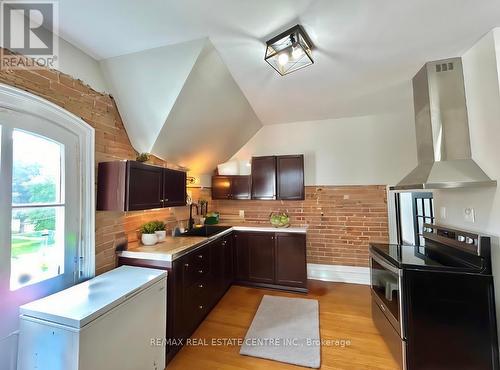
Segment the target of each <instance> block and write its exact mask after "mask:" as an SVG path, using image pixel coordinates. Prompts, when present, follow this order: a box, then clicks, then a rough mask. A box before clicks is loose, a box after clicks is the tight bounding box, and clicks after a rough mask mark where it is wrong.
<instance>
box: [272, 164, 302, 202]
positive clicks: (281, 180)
mask: <svg viewBox="0 0 500 370" xmlns="http://www.w3.org/2000/svg"><path fill="white" fill-rule="evenodd" d="M276 173H277V176H276V180H277V183H276V184H277V189H278V192H277V195H278V199H282V200H301V199H304V156H303V155H283V156H279V157H276Z"/></svg>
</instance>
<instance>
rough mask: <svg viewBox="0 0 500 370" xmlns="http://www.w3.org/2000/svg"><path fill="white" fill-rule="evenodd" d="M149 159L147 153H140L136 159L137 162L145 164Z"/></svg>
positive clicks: (149, 156)
mask: <svg viewBox="0 0 500 370" xmlns="http://www.w3.org/2000/svg"><path fill="white" fill-rule="evenodd" d="M150 159H151V154H149V153H140V154H138V155H137V157H136V159H135V160H136V161H137V162H147V161H149V160H150Z"/></svg>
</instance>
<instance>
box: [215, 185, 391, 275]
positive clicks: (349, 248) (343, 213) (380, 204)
mask: <svg viewBox="0 0 500 370" xmlns="http://www.w3.org/2000/svg"><path fill="white" fill-rule="evenodd" d="M210 209H211V210H218V211H219V212H221V217H222V218H224V219H228V220H236V221H237V220H238V218H239V210H244V211H245V223H249V224H265V225H269V215H270V213H271V212H274V211H279V210H286V211H287V212H288V214H289V215H290V219H291V224H292V226H308V233H307V261H308V262H309V263H320V264H334V265H346V266H368V244H369V243H370V242H374V241H380V242H387V240H388V235H389V233H388V219H387V197H386V189H385V186H307V187H306V197H305V200H304V201H267V200H266V201H231V200H219V201H212V204H211V207H210Z"/></svg>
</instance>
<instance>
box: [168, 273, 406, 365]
mask: <svg viewBox="0 0 500 370" xmlns="http://www.w3.org/2000/svg"><path fill="white" fill-rule="evenodd" d="M265 294H267V295H279V296H285V297H305V298H315V299H318V300H319V307H320V331H321V339H322V340H325V339H338V340H349V341H350V345H349V346H344V347H342V346H340V345H338V346H335V345H334V346H322V348H321V369H324V370H326V369H328V370H329V369H336V370H338V369H343V370H363V369H370V370H377V369H380V370H396V369H397V365H396V363H395V362H394V360H393V359H392V357H391V355H390V353H389V350H388V348H387V347H386V345H385V343H384V342H383V340H382V338H381V337H380V335H379V334H378V332H377V330H376V328H375V327H374V325H373V323H372V320H371V313H370V311H371V308H370V290H369V287H367V286H364V285H355V284H341V283H326V282H320V281H312V280H311V281H309V294H308V295H307V296H306V295H304V294H290V293H283V292H277V291H273V290H266V289H254V288H246V287H239V286H233V287H231V288H230V289H229V291H228V292H227V293H226V295H225V296H224V297H223V298H222V300H221V301H220V302H219V304H218V305H217V306H216V307H215V308H214V309H213V310H212V312H211V313H210V314H209V315H208V317H207V318H206V319H205V321H203V323H202V324H201V325H200V327H199V328H198V329H197V330H196V332H195V333H194V334H193V336H192V338H196V339H198V338H199V339H200V340H206V341H207V342H208V343H210V342H211V341H212V338H244V337H245V334H246V332H247V329H248V327H249V326H250V323H251V322H252V319H253V317H254V315H255V312H256V311H257V308H258V306H259V304H260V301H261V299H262V296H263V295H265ZM200 343H201V341H200ZM239 350H240V348H239V347H238V346H185V347H184V348H183V349H182V350H181V351H180V352H179V353H178V354H177V356H176V357H175V358H174V359H173V361H172V362H171V363H170V364H169V365H168V367H167V369H168V370H180V369H182V370H186V369H195V370H198V369H200V370H207V369H208V370H211V369H221V370H222V369H228V370H239V369H252V370H260V369H262V370H271V369H272V370H286V369H289V370H294V369H295V370H297V369H301V367H298V366H293V365H287V364H283V363H279V362H275V361H269V360H264V359H258V358H254V357H247V356H241V355H240V354H239Z"/></svg>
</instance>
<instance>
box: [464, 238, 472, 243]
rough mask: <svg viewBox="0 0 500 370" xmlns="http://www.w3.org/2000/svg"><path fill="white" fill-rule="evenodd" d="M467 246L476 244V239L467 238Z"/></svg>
mask: <svg viewBox="0 0 500 370" xmlns="http://www.w3.org/2000/svg"><path fill="white" fill-rule="evenodd" d="M465 244H474V239H472V238H465Z"/></svg>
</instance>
